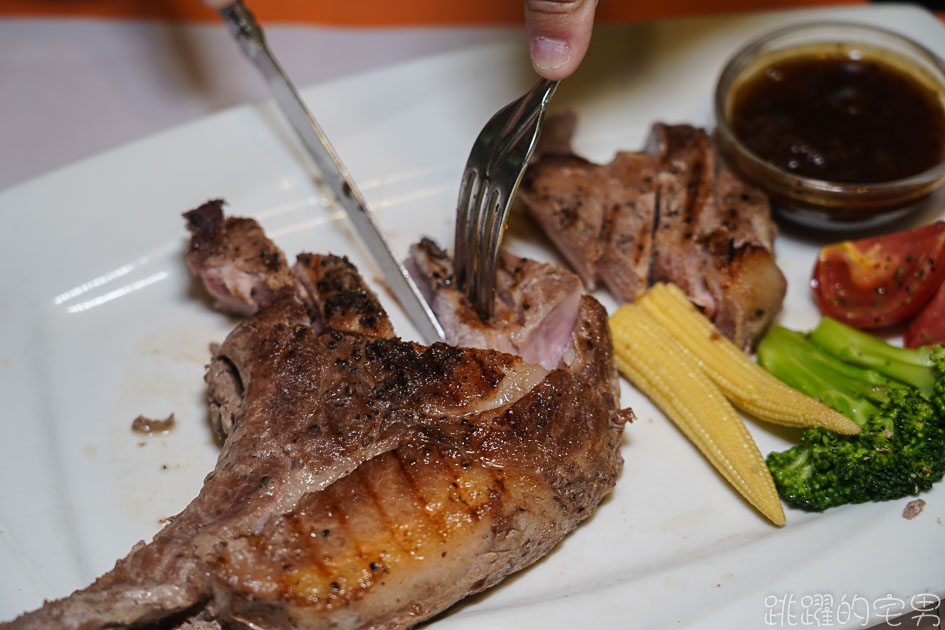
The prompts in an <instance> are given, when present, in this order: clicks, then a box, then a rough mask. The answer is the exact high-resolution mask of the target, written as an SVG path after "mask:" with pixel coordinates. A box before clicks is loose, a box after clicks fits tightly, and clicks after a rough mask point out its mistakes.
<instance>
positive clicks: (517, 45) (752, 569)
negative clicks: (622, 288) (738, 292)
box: [0, 6, 945, 630]
mask: <svg viewBox="0 0 945 630" xmlns="http://www.w3.org/2000/svg"><path fill="white" fill-rule="evenodd" d="M828 16H829V17H849V18H852V19H858V20H862V21H866V22H872V23H877V24H881V25H885V26H890V27H893V28H896V29H897V30H900V31H902V32H905V33H908V34H910V35H911V36H913V37H914V38H916V39H918V40H919V41H921V42H924V43H925V44H926V45H928V46H929V47H930V48H932V49H933V50H936V51H937V52H938V54H939V55H942V56H945V28H943V26H942V24H941V23H939V22H938V21H937V20H935V19H934V18H933V17H931V16H930V15H929V14H928V13H925V12H924V11H920V10H918V9H912V8H908V7H896V6H890V7H865V8H858V9H846V10H833V11H817V12H803V13H792V14H765V15H755V16H742V17H734V18H732V17H729V18H724V19H712V20H692V21H681V22H667V23H657V24H646V25H637V26H634V27H621V28H611V29H601V30H600V31H599V32H598V33H597V34H596V36H595V40H594V46H593V49H592V52H591V55H590V57H589V58H588V59H587V61H586V63H585V64H584V66H583V67H582V68H581V70H580V73H579V75H577V76H575V77H574V78H573V79H570V80H569V81H567V82H565V83H564V84H563V85H562V87H561V89H560V91H559V93H558V95H557V96H556V98H555V103H554V105H555V107H556V108H557V109H575V110H577V111H578V113H579V114H580V120H581V124H580V128H579V131H578V136H577V139H576V146H577V150H578V151H579V152H581V153H583V154H585V155H586V156H588V157H590V158H592V159H596V160H601V161H603V160H608V159H609V158H610V156H611V155H612V153H613V152H614V151H615V150H616V149H618V148H625V149H633V148H636V147H639V146H640V145H641V144H642V142H643V138H644V136H645V134H646V131H647V128H648V126H649V125H650V123H651V122H652V121H654V120H657V119H659V120H665V121H691V122H695V123H700V124H706V123H708V122H709V115H708V112H709V99H710V94H711V90H712V86H713V83H714V80H715V77H716V74H717V73H718V71H719V69H720V67H721V64H722V62H723V60H724V59H725V57H726V56H727V55H728V54H730V53H731V52H732V51H733V50H734V49H735V48H736V47H737V46H739V45H740V44H741V43H743V42H744V41H745V40H746V39H748V38H750V37H752V36H754V35H756V34H758V33H760V32H761V31H764V30H766V29H768V28H771V27H773V26H776V25H783V24H785V23H786V22H788V21H799V20H807V19H811V18H816V19H823V18H825V17H828ZM246 71H247V72H251V69H249V68H248V67H247V70H246ZM530 81H531V74H530V71H529V69H528V68H527V66H526V60H525V59H523V54H522V48H521V42H520V41H519V40H518V39H516V40H515V41H510V42H509V43H508V45H499V46H491V47H487V48H480V49H474V50H471V51H467V52H462V53H459V54H452V55H449V56H445V57H437V58H433V59H428V60H423V61H420V62H416V63H412V64H410V65H406V66H399V67H396V68H394V69H391V70H385V71H382V72H376V73H372V74H368V75H364V76H358V77H354V78H351V79H347V80H343V81H339V82H334V83H330V84H327V85H323V86H319V87H316V88H313V89H310V90H306V91H305V92H304V95H305V97H306V98H307V100H308V101H309V102H310V104H311V106H312V108H313V110H314V111H315V112H316V113H317V115H318V117H319V120H320V122H321V123H322V125H323V126H324V127H325V129H326V130H327V132H328V134H329V136H330V137H331V138H332V139H333V141H334V143H335V145H336V148H337V149H338V150H339V152H340V154H341V155H342V156H343V157H344V159H345V161H346V162H347V165H348V166H349V168H350V170H351V171H352V173H353V174H354V176H355V177H356V179H357V180H358V181H359V182H360V183H361V186H362V188H363V192H364V193H365V195H366V197H367V198H368V200H369V202H370V203H371V204H372V205H373V207H374V208H375V210H376V211H377V213H378V215H379V217H380V221H381V223H382V224H383V226H384V228H385V230H386V231H387V233H388V234H389V236H390V237H391V239H392V241H393V242H394V244H395V246H396V247H397V248H398V250H399V251H400V252H406V250H407V247H408V245H409V244H410V243H411V242H412V241H414V240H415V239H416V238H418V237H419V236H420V235H421V234H426V235H430V236H432V237H434V238H436V239H438V240H439V241H440V242H441V243H444V244H449V242H450V233H451V229H452V212H453V210H452V209H453V207H454V204H455V197H456V188H457V185H458V181H459V174H460V172H461V169H462V166H463V164H464V162H465V158H466V153H467V151H468V149H469V147H470V145H471V142H472V139H473V137H474V136H475V134H476V133H477V132H478V130H479V128H480V127H481V126H482V124H483V123H484V121H485V120H486V119H487V118H488V117H489V116H490V115H491V114H492V113H493V112H494V111H495V110H496V109H498V108H499V107H500V106H501V105H503V104H505V103H506V102H508V101H509V100H510V99H511V98H512V97H513V96H515V95H517V94H519V93H521V92H522V91H523V90H524V89H525V87H527V85H528V84H529V83H530ZM312 175H313V171H312V169H311V167H310V166H308V162H307V161H306V160H305V159H304V158H303V157H302V156H301V155H300V152H299V150H298V148H297V147H296V145H295V144H294V143H293V141H292V138H291V136H290V135H289V133H288V131H287V129H286V127H285V126H284V125H283V123H282V122H281V119H280V118H279V117H278V116H277V115H276V114H275V112H274V111H273V109H272V108H271V107H269V106H259V107H243V108H239V109H235V110H232V111H229V112H226V113H223V114H221V115H218V116H214V117H212V118H209V119H207V120H204V121H201V122H199V123H197V124H193V125H190V126H187V127H183V128H180V129H177V130H175V131H172V132H170V133H166V134H163V135H160V136H157V137H154V138H151V139H148V140H146V141H143V142H140V143H136V144H133V145H130V146H128V147H125V148H122V149H119V150H117V151H114V152H111V153H108V154H105V155H103V156H100V157H97V158H93V159H90V160H87V161H84V162H81V163H79V164H76V165H74V166H72V167H69V168H66V169H64V170H61V171H58V172H56V173H53V174H51V175H49V176H46V177H43V178H40V179H38V180H35V181H33V182H29V183H27V184H24V185H21V186H18V187H16V188H13V189H11V190H8V191H6V192H5V193H3V194H2V195H0V216H2V218H3V223H4V229H3V231H2V235H0V252H2V254H0V271H2V273H0V278H2V280H0V282H2V290H0V296H2V297H0V374H2V380H0V400H3V405H4V412H3V423H4V425H3V429H4V431H3V434H4V435H5V436H6V437H5V438H4V439H3V440H2V446H0V479H2V484H0V510H2V514H0V567H2V568H3V569H2V571H0V573H2V575H0V618H2V619H9V618H11V617H13V616H14V615H16V614H18V613H20V612H22V611H24V610H26V609H29V608H33V607H36V606H38V605H40V604H41V602H42V600H43V598H53V597H60V596H63V595H66V594H67V593H69V592H70V591H71V590H73V589H75V588H78V587H81V586H84V585H86V584H88V583H90V582H91V581H92V580H93V579H94V578H95V577H96V576H97V575H99V574H101V573H103V572H104V571H106V570H108V569H109V568H111V566H112V565H113V563H114V561H115V560H116V559H117V558H118V557H120V556H123V555H124V554H125V553H126V552H127V551H128V550H129V549H130V547H131V546H132V545H133V544H134V543H135V542H136V541H137V540H139V539H148V538H150V536H152V535H153V534H154V533H155V532H156V531H157V530H158V529H159V527H160V525H161V519H162V518H165V517H168V516H171V515H173V514H175V513H177V512H178V511H179V510H181V509H182V508H183V507H184V506H185V505H186V504H187V502H188V501H189V500H190V499H191V498H192V497H193V496H194V495H195V494H196V493H197V492H198V490H199V489H200V486H201V482H202V479H203V477H204V475H205V474H206V473H207V472H209V471H210V470H211V469H212V468H213V465H214V461H215V457H216V454H217V447H216V446H215V445H214V444H213V441H212V439H211V434H210V431H209V428H208V424H207V419H206V411H205V408H204V402H203V399H204V395H205V389H204V383H203V380H202V376H203V365H204V363H205V362H206V361H207V358H208V351H207V344H208V343H209V342H211V341H220V340H222V339H223V337H224V336H225V335H226V333H227V332H228V330H229V329H230V328H231V326H232V321H230V320H228V319H227V318H226V317H224V316H222V315H220V314H218V313H215V312H213V311H212V310H210V309H209V308H208V305H207V301H206V299H205V298H204V297H203V296H202V293H201V291H200V290H199V289H198V288H197V287H196V285H195V283H194V282H193V281H192V280H191V279H190V278H189V275H188V273H187V270H186V268H185V265H184V262H183V250H184V244H185V230H184V225H183V221H182V219H181V218H180V213H181V212H182V211H185V210H187V209H190V208H192V207H194V206H196V205H198V204H200V203H201V202H203V201H205V200H206V199H208V198H213V197H224V198H226V199H227V200H228V201H229V203H230V206H229V208H230V211H231V212H233V213H237V214H243V215H251V216H254V217H256V218H258V219H259V220H260V221H261V222H262V224H263V226H264V227H265V228H266V229H267V231H268V232H269V234H270V235H272V236H273V237H274V238H275V240H276V241H277V242H278V244H279V245H281V246H282V247H283V248H284V249H285V250H286V251H287V252H288V253H289V254H290V255H294V254H295V253H297V252H299V251H301V250H311V251H332V252H337V253H343V254H348V255H349V256H351V257H352V258H353V259H354V261H355V262H356V263H357V264H358V265H359V267H360V268H361V269H362V271H363V272H364V273H365V276H366V277H367V278H368V279H371V280H373V281H374V282H375V286H377V280H376V279H377V278H378V277H379V274H378V272H377V270H376V268H375V267H374V266H373V264H372V263H370V262H369V258H368V257H367V256H366V255H365V252H364V251H363V250H362V248H361V247H360V245H358V243H357V241H356V240H355V239H354V238H353V237H352V235H351V233H350V230H349V228H348V225H347V224H346V222H345V221H344V220H343V219H342V217H341V215H340V214H339V212H338V211H337V210H336V209H333V208H331V207H326V204H325V201H324V200H325V196H324V193H323V192H322V191H320V189H319V187H318V186H317V185H316V184H314V183H313V178H312ZM513 228H514V229H513V231H512V233H511V237H510V239H509V243H510V244H511V246H512V247H513V248H514V249H516V250H518V251H520V252H524V253H531V254H533V255H536V256H540V257H544V258H549V257H553V254H551V252H550V250H549V248H548V247H547V245H546V244H545V243H544V241H542V240H541V239H540V238H538V237H537V236H534V234H533V233H532V232H530V231H529V228H528V226H527V223H525V222H524V221H516V222H515V225H514V226H513ZM777 247H778V258H779V262H780V264H781V266H782V268H783V269H784V271H785V273H786V274H787V275H788V277H789V281H790V290H789V294H788V298H787V304H786V308H785V310H784V313H783V315H782V322H783V323H785V324H787V325H789V326H792V327H795V328H807V327H810V326H812V325H813V324H814V323H815V322H816V319H817V314H816V310H815V309H814V307H813V305H812V303H811V300H810V298H809V296H808V293H807V288H806V280H807V276H808V274H809V271H810V267H811V263H812V260H813V256H814V252H815V250H816V247H817V243H812V242H802V241H795V240H792V238H791V237H789V236H783V237H782V238H781V239H780V240H779V242H778V245H777ZM382 299H383V300H384V301H385V302H386V305H387V306H388V308H389V310H390V311H391V313H392V315H393V318H394V320H395V325H396V326H397V328H398V330H399V331H401V334H403V335H404V336H408V337H414V336H415V333H414V330H413V328H412V327H411V326H410V325H409V323H408V322H406V321H405V319H404V317H403V315H402V314H401V312H400V311H399V309H398V308H397V307H396V305H394V304H392V303H391V301H390V299H389V298H388V296H387V295H386V294H383V293H382ZM607 303H608V304H609V305H610V306H611V307H612V306H613V304H612V302H609V301H608V302H607ZM623 402H624V403H625V404H627V405H631V406H632V407H633V408H634V409H635V410H636V413H637V415H638V420H637V422H636V423H634V424H633V425H632V426H629V427H628V428H627V431H626V434H625V435H626V437H625V448H624V455H625V457H626V460H627V464H626V468H625V469H624V472H623V475H622V477H621V479H620V481H619V483H618V485H617V488H616V490H615V491H614V493H613V495H612V496H611V497H610V498H609V499H608V500H607V501H605V502H604V504H603V505H602V506H601V508H600V510H599V511H598V513H597V514H595V515H594V517H593V518H591V519H590V521H589V522H587V523H586V524H584V525H583V526H582V527H581V528H579V529H578V530H577V531H576V532H575V533H574V534H572V535H571V536H569V537H568V538H567V539H566V540H565V541H564V542H563V543H562V544H561V545H560V547H559V548H558V549H556V550H555V551H554V553H552V554H551V555H549V556H548V557H547V558H545V559H544V560H542V561H541V562H539V563H538V564H537V565H536V566H534V567H532V568H530V569H528V570H526V571H524V572H522V573H520V574H519V575H517V576H515V577H513V578H512V579H510V580H507V581H506V582H505V583H504V584H503V585H501V586H500V587H498V588H496V589H494V590H492V591H491V592H489V593H487V594H485V595H482V596H478V597H476V598H474V599H473V600H472V601H469V602H465V603H463V604H461V605H460V606H458V607H457V608H456V609H454V610H453V611H452V613H451V614H450V615H448V616H446V617H444V618H442V619H440V620H438V621H437V622H436V623H435V626H436V627H443V628H476V629H477V630H481V629H482V628H516V627H532V626H537V625H539V624H541V626H542V627H550V628H570V627H573V626H576V625H577V624H582V625H587V626H588V627H618V626H619V627H629V626H633V627H635V628H670V627H673V628H759V627H765V626H766V625H775V626H786V625H792V622H793V625H802V622H806V625H815V622H817V623H819V624H820V625H822V626H824V625H831V624H835V625H837V626H841V627H843V626H848V627H858V626H862V625H864V624H865V621H864V619H865V618H867V617H868V618H869V620H870V621H871V622H872V621H876V620H879V619H881V618H882V617H883V616H884V615H886V614H888V612H886V613H884V612H883V611H888V610H889V609H888V608H882V605H883V600H881V599H879V598H882V597H885V596H886V595H887V594H889V595H891V596H892V597H893V600H892V601H893V605H894V607H895V606H896V598H898V599H901V600H904V601H905V604H906V605H908V604H909V601H910V599H911V598H912V597H913V596H914V595H916V594H920V593H926V592H928V593H933V594H936V595H945V570H943V569H942V568H941V558H943V557H945V525H943V522H942V517H943V515H945V491H943V489H942V487H941V486H939V487H937V488H936V489H935V490H933V491H932V492H929V493H927V494H926V495H925V497H924V498H925V499H926V501H927V502H928V503H927V505H926V508H925V511H924V512H923V513H922V514H921V515H920V516H919V517H918V518H916V519H915V520H912V521H907V520H905V519H903V518H902V516H901V513H902V508H903V506H904V505H905V503H906V501H907V500H901V501H892V502H888V503H880V504H868V505H858V506H849V507H842V508H836V509H833V510H830V511H829V512H827V513H825V514H810V513H804V512H800V511H795V510H788V514H787V517H788V524H787V526H786V527H784V528H783V529H776V528H774V527H772V526H770V525H768V523H766V522H765V521H764V520H763V519H762V518H761V517H760V516H759V515H758V514H757V513H756V512H755V511H754V510H753V509H751V508H750V507H749V506H748V505H746V504H745V503H744V502H742V501H741V500H739V499H738V498H737V497H736V495H735V494H734V493H733V492H732V491H731V490H730V489H729V488H728V487H727V486H726V485H725V483H724V482H723V481H721V479H720V477H719V476H718V475H716V474H715V473H714V472H713V471H712V469H711V468H710V467H709V466H708V465H707V464H706V462H705V461H704V460H703V459H702V458H701V456H699V454H698V453H697V452H696V451H695V450H694V449H693V447H691V446H690V445H689V444H688V443H687V442H686V440H685V439H684V438H683V437H682V436H681V435H680V434H679V433H678V432H677V431H676V430H675V429H674V428H673V427H672V426H671V425H670V424H669V423H668V422H667V421H666V420H665V419H664V418H663V417H662V416H661V415H660V414H659V413H658V412H656V411H654V409H653V408H652V407H651V406H650V405H649V403H648V402H647V401H646V400H645V399H644V398H642V397H641V396H640V395H639V394H637V393H635V392H633V391H632V390H630V389H629V388H625V391H624V398H623ZM171 412H173V413H174V414H175V416H176V419H177V424H176V427H175V428H174V429H173V430H172V431H171V432H170V433H168V434H166V435H163V436H152V437H144V436H140V435H138V434H135V433H132V432H131V430H130V425H131V422H132V420H133V419H134V418H135V417H136V416H137V415H139V414H144V415H146V416H149V417H163V416H165V415H167V414H169V413H171ZM751 429H752V432H753V433H754V434H755V435H756V437H757V439H758V442H759V443H760V446H761V448H762V451H764V452H767V451H768V450H771V449H772V448H782V447H783V446H784V445H785V444H786V441H785V437H786V436H787V434H786V433H783V432H779V431H776V430H775V431H772V430H770V429H769V428H768V427H762V426H760V425H757V424H754V423H752V424H751ZM829 597H832V598H833V601H832V602H831V601H830V600H829V599H827V598H829ZM805 598H807V599H805ZM818 598H819V599H818ZM887 601H888V600H887ZM844 602H846V605H847V606H848V605H849V604H850V603H853V604H854V609H853V613H854V614H853V615H852V616H849V618H848V619H847V620H846V621H844V619H843V617H842V615H843V614H844V612H845V611H846V609H845V608H844V607H843V606H844ZM821 604H823V605H821ZM867 609H868V610H867ZM779 615H780V616H779ZM804 615H806V617H805V616H804ZM838 615H839V617H838Z"/></svg>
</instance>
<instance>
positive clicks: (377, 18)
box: [0, 0, 865, 27]
mask: <svg viewBox="0 0 945 630" xmlns="http://www.w3.org/2000/svg"><path fill="white" fill-rule="evenodd" d="M247 4H248V5H249V7H250V9H251V10H252V11H253V13H254V14H255V15H256V17H257V18H258V19H259V20H261V21H263V22H290V23H311V24H322V25H331V26H359V27H387V26H447V25H499V24H505V25H507V24H516V23H520V22H522V2H521V0H385V1H381V0H341V1H339V0H248V2H247ZM852 4H865V1H864V0H831V1H829V2H825V1H824V0H766V1H764V2H758V0H715V1H714V2H706V1H705V0H661V1H659V2H646V1H644V0H601V1H600V4H599V6H598V10H597V21H598V23H600V24H606V23H621V22H634V21H642V20H652V19H659V18H667V17H679V16H697V15H712V14H719V13H730V12H737V11H757V10H759V9H765V10H770V9H784V8H789V7H810V6H818V5H852ZM0 16H6V17H10V16H21V17H109V18H128V19H134V18H138V19H166V20H195V21H213V20H216V19H218V18H217V17H216V15H215V14H214V12H213V11H211V10H210V9H207V8H205V7H204V6H202V5H201V4H200V2H199V0H0Z"/></svg>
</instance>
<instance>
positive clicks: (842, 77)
mask: <svg viewBox="0 0 945 630" xmlns="http://www.w3.org/2000/svg"><path fill="white" fill-rule="evenodd" d="M730 107H731V110H730V111H731V113H730V115H729V119H730V121H731V125H732V129H733V131H734V134H735V135H736V136H737V137H738V138H739V139H740V140H741V141H742V142H743V143H745V145H746V146H747V147H748V148H749V149H750V150H751V151H752V152H754V153H755V154H756V155H758V156H759V157H761V158H762V159H763V160H765V161H767V162H769V163H770V164H772V165H774V166H776V167H778V168H780V169H782V170H784V171H787V172H789V173H794V174H797V175H802V176H806V177H811V178H815V179H821V180H827V181H834V182H844V183H861V182H862V183H866V182H870V183H872V182H886V181H892V180H896V179H901V178H903V177H908V176H910V175H915V174H917V173H921V172H922V171H925V170H927V169H929V168H931V167H933V166H935V165H936V164H938V163H939V162H940V161H941V160H942V158H943V157H945V107H943V104H942V96H941V95H940V94H939V92H937V91H936V90H934V89H933V88H932V87H931V86H928V85H927V84H926V83H924V82H923V81H921V80H919V79H916V78H914V77H913V76H911V75H910V74H909V73H908V72H906V71H904V70H902V69H900V68H899V67H897V66H895V65H893V64H891V63H888V62H886V61H883V60H882V59H880V58H878V57H872V56H867V55H862V56H860V55H851V54H848V53H844V52H836V53H834V52H820V53H816V52H814V53H804V54H802V55H798V56H794V57H788V58H784V59H779V60H774V61H772V62H771V63H768V64H766V65H765V66H764V67H763V68H762V69H761V70H760V71H758V72H756V73H754V74H753V75H751V76H750V77H748V78H747V79H746V80H744V81H743V82H741V84H740V85H738V86H737V87H736V89H735V91H734V94H733V96H732V100H731V101H730Z"/></svg>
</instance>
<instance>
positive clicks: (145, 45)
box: [0, 19, 527, 190]
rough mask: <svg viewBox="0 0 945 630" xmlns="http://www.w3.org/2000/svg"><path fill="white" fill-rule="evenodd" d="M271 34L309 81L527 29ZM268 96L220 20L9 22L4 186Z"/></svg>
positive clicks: (1, 52)
mask: <svg viewBox="0 0 945 630" xmlns="http://www.w3.org/2000/svg"><path fill="white" fill-rule="evenodd" d="M266 33H267V36H268V40H269V44H270V47H271V48H272V49H273V51H274V52H275V54H276V55H277V56H278V57H279V59H280V61H281V62H282V64H283V66H284V67H285V69H286V70H287V72H288V73H289V75H290V76H291V77H292V78H293V80H294V81H295V82H296V84H297V85H298V86H299V87H304V86H306V85H310V84H313V83H318V82H321V81H325V80H328V79H332V78H335V77H339V76H343V75H348V74H352V73H356V72H360V71H365V70H370V69H375V68H379V67H382V66H385V65H390V64H396V63H399V62H403V61H406V60H409V59H413V58H417V57H422V56H425V55H430V54H436V53H439V52H445V51H449V50H456V49H460V48H464V47H468V46H474V45H477V44H482V43H486V42H492V41H496V40H498V39H505V38H508V37H514V36H516V34H518V33H519V31H518V29H515V28H413V29H391V30H388V29H338V28H323V27H308V26H304V27H303V26H288V25H286V26H279V25H272V26H267V27H266ZM521 37H522V54H523V55H525V54H527V53H526V48H525V37H524V33H522V34H521ZM265 98H267V94H266V89H265V86H264V84H263V83H262V81H261V80H260V78H259V76H258V75H257V73H256V70H255V69H254V68H253V67H251V66H250V65H249V64H248V63H247V62H246V61H245V60H244V59H243V58H242V55H241V53H240V52H239V50H238V48H237V47H236V45H235V43H234V42H233V41H232V38H231V37H230V35H229V33H228V32H227V30H226V29H225V27H224V26H223V25H222V23H221V24H214V25H189V24H173V23H163V22H143V21H120V20H87V19H72V20H38V19H36V20H34V19H9V20H0V113H2V116H3V119H2V122H0V190H2V189H5V188H7V187H8V186H11V185H14V184H16V183H17V182H21V181H24V180H27V179H30V178H32V177H35V176H38V175H42V174H43V173H46V172H48V171H51V170H53V169H56V168H59V167H61V166H65V165H67V164H70V163H72V162H75V161H77V160H80V159H82V158H85V157H88V156H90V155H93V154H96V153H99V152H101V151H104V150H107V149H109V148H112V147H116V146H119V145H122V144H125V143H127V142H130V141H133V140H136V139H139V138H143V137H145V136H148V135H151V134H153V133H156V132H159V131H162V130H164V129H168V128H171V127H174V126H177V125H179V124H182V123H186V122H189V121H192V120H196V119H198V118H201V117H203V116H206V115H208V114H211V113H213V112H215V111H219V110H221V109H226V108H228V107H232V106H234V105H239V104H242V103H247V102H253V101H259V100H262V99H265ZM315 114H316V116H317V114H318V112H315Z"/></svg>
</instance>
